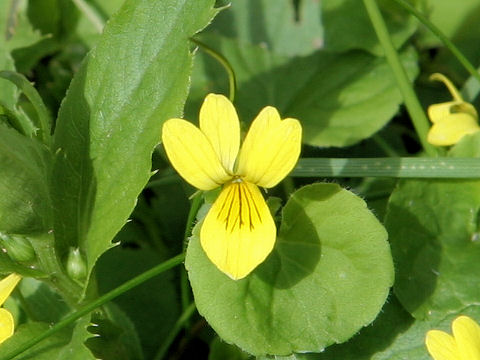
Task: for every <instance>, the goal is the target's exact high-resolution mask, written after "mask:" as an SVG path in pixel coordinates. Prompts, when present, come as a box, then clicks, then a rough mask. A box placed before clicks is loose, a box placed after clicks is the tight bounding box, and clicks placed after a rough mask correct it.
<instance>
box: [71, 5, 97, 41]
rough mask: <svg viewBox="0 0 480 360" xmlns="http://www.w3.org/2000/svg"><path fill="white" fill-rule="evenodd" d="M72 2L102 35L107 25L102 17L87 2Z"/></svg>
mask: <svg viewBox="0 0 480 360" xmlns="http://www.w3.org/2000/svg"><path fill="white" fill-rule="evenodd" d="M72 2H73V3H74V4H75V6H76V7H77V8H78V10H80V12H82V13H83V14H84V15H85V17H86V18H87V19H88V20H89V21H90V23H91V24H92V25H93V27H94V28H95V30H97V32H98V33H99V34H101V33H102V31H103V27H104V26H105V23H104V21H103V19H102V17H101V16H100V15H99V14H98V13H97V12H96V11H95V9H94V8H93V7H92V6H91V5H90V4H88V3H87V2H86V1H85V0H72Z"/></svg>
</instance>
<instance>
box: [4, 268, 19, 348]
mask: <svg viewBox="0 0 480 360" xmlns="http://www.w3.org/2000/svg"><path fill="white" fill-rule="evenodd" d="M20 279H21V277H20V275H17V274H10V275H8V276H7V277H6V278H4V279H2V280H0V306H2V305H3V303H4V302H5V300H7V298H8V297H9V296H10V293H11V292H12V291H13V289H14V288H15V286H17V284H18V282H19V281H20ZM13 329H14V321H13V316H12V314H10V312H9V311H8V310H6V309H4V308H0V344H1V343H2V342H4V341H5V340H7V339H8V338H9V337H10V336H12V335H13Z"/></svg>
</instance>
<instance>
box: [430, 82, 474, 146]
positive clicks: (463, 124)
mask: <svg viewBox="0 0 480 360" xmlns="http://www.w3.org/2000/svg"><path fill="white" fill-rule="evenodd" d="M430 79H431V80H437V81H442V82H443V83H444V84H445V85H446V86H447V88H448V90H449V91H450V94H452V97H453V100H452V101H449V102H445V103H441V104H435V105H430V106H429V107H428V117H429V118H430V120H431V121H432V123H433V126H432V127H431V129H430V131H429V132H428V135H427V141H428V142H429V143H430V144H432V145H437V146H447V145H454V144H456V143H457V142H458V141H459V140H460V139H461V138H462V137H463V136H464V135H467V134H472V133H474V132H476V131H478V130H480V127H479V126H478V114H477V111H476V110H475V108H474V107H473V105H472V104H469V103H467V102H465V101H464V100H463V99H462V96H461V95H460V93H459V92H458V90H457V89H456V88H455V86H454V85H453V84H452V82H451V81H450V80H449V79H447V78H446V77H445V76H444V75H442V74H438V73H435V74H433V75H432V76H431V77H430Z"/></svg>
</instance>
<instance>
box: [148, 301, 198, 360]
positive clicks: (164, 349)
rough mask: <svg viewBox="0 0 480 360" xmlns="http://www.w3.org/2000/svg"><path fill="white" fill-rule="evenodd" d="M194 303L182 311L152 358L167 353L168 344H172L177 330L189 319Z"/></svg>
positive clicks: (159, 359) (156, 359)
mask: <svg viewBox="0 0 480 360" xmlns="http://www.w3.org/2000/svg"><path fill="white" fill-rule="evenodd" d="M195 309H196V308H195V303H191V304H190V305H188V306H187V308H186V309H185V310H184V311H183V313H182V315H181V316H180V317H179V318H178V320H177V322H176V323H175V325H173V328H172V330H170V332H169V333H168V335H167V337H166V339H165V340H164V341H163V343H162V345H161V346H160V348H159V349H158V352H157V354H156V355H155V357H154V360H161V359H163V357H164V356H165V354H166V353H167V351H168V349H169V347H170V345H171V344H172V342H173V340H175V337H176V336H177V335H178V332H179V331H180V329H181V328H182V327H183V325H184V324H185V323H186V322H187V321H188V319H190V317H191V316H192V315H193V313H194V312H195Z"/></svg>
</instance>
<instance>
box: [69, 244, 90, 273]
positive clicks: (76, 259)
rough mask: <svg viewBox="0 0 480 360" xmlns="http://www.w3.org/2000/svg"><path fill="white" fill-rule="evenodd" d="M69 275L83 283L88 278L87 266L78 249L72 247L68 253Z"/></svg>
mask: <svg viewBox="0 0 480 360" xmlns="http://www.w3.org/2000/svg"><path fill="white" fill-rule="evenodd" d="M67 274H68V275H69V276H70V277H71V278H72V279H73V280H78V281H83V280H85V279H86V277H87V264H86V262H85V260H84V258H83V256H82V254H81V253H80V249H78V248H73V247H72V248H70V251H69V252H68V258H67Z"/></svg>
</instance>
